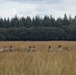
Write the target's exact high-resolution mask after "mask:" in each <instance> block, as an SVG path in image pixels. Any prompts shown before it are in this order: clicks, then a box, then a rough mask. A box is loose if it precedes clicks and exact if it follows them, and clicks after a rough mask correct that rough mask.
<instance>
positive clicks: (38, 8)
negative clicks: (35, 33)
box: [0, 0, 76, 18]
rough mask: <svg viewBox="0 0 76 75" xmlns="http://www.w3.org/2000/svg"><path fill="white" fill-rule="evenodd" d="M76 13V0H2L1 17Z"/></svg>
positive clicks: (55, 15)
mask: <svg viewBox="0 0 76 75" xmlns="http://www.w3.org/2000/svg"><path fill="white" fill-rule="evenodd" d="M65 13H66V14H67V16H69V15H71V16H72V17H74V16H75V15H76V0H0V18H8V17H9V18H13V17H14V16H15V15H17V16H18V17H27V16H30V17H31V18H32V17H35V16H36V15H39V16H40V17H44V16H45V15H48V16H50V15H52V16H53V17H54V18H58V17H61V18H62V17H63V16H64V14H65Z"/></svg>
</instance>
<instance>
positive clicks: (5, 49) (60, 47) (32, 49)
mask: <svg viewBox="0 0 76 75" xmlns="http://www.w3.org/2000/svg"><path fill="white" fill-rule="evenodd" d="M57 50H58V51H63V50H67V51H68V50H69V48H68V47H65V48H64V49H63V48H62V46H61V45H59V46H58V49H57ZM0 51H14V49H13V47H12V46H10V47H9V48H7V47H6V46H4V48H1V49H0ZM17 51H18V52H19V51H20V49H18V50H17ZM33 51H37V49H36V48H35V46H33V47H32V46H29V48H28V52H33ZM48 51H49V52H52V51H53V49H52V47H51V46H48Z"/></svg>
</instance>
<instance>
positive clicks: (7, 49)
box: [0, 46, 14, 51]
mask: <svg viewBox="0 0 76 75" xmlns="http://www.w3.org/2000/svg"><path fill="white" fill-rule="evenodd" d="M13 50H14V49H13V47H12V46H10V47H9V48H8V47H6V46H4V47H3V48H0V51H13Z"/></svg>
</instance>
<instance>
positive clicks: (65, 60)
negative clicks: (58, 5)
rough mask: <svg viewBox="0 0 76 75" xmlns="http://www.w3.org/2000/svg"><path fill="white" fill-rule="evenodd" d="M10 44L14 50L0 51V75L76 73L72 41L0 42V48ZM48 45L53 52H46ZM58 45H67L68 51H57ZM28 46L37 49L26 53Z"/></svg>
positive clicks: (74, 74) (74, 49)
mask: <svg viewBox="0 0 76 75" xmlns="http://www.w3.org/2000/svg"><path fill="white" fill-rule="evenodd" d="M10 45H12V46H13V48H14V49H15V51H14V52H0V75H76V42H74V41H73V42H69V41H65V42H64V41H60V42H59V41H42V42H40V41H39V42H37V41H34V42H33V41H31V42H29V41H27V42H24V41H21V42H20V41H14V42H11V41H10V42H9V41H7V42H4V41H3V42H0V47H1V48H2V47H4V46H7V47H9V46H10ZM49 45H51V46H52V48H53V52H48V46H49ZM58 45H62V46H63V47H66V46H67V47H69V49H70V51H63V52H58V51H57V47H58ZM29 46H35V47H36V49H37V51H36V52H31V53H28V52H27V49H28V47H29ZM17 49H20V52H17V51H16V50H17Z"/></svg>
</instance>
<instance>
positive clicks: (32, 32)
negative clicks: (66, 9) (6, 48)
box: [0, 14, 76, 41]
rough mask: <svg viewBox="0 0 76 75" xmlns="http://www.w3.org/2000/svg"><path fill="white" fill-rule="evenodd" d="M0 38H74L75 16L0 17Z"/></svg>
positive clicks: (75, 32)
mask: <svg viewBox="0 0 76 75" xmlns="http://www.w3.org/2000/svg"><path fill="white" fill-rule="evenodd" d="M0 40H25V41H26V40H33V41H35V40H38V41H39V40H40V41H43V40H45V41H47V40H76V16H75V17H74V18H72V17H71V16H69V17H67V15H66V14H64V17H63V18H60V17H59V18H57V19H55V18H53V17H52V15H51V16H50V17H49V16H45V17H44V18H40V17H39V16H35V17H34V18H32V19H31V18H30V17H29V16H27V17H26V18H25V17H21V18H18V17H17V16H15V17H14V18H12V19H11V20H10V19H9V18H8V19H6V18H5V19H2V18H0Z"/></svg>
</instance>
